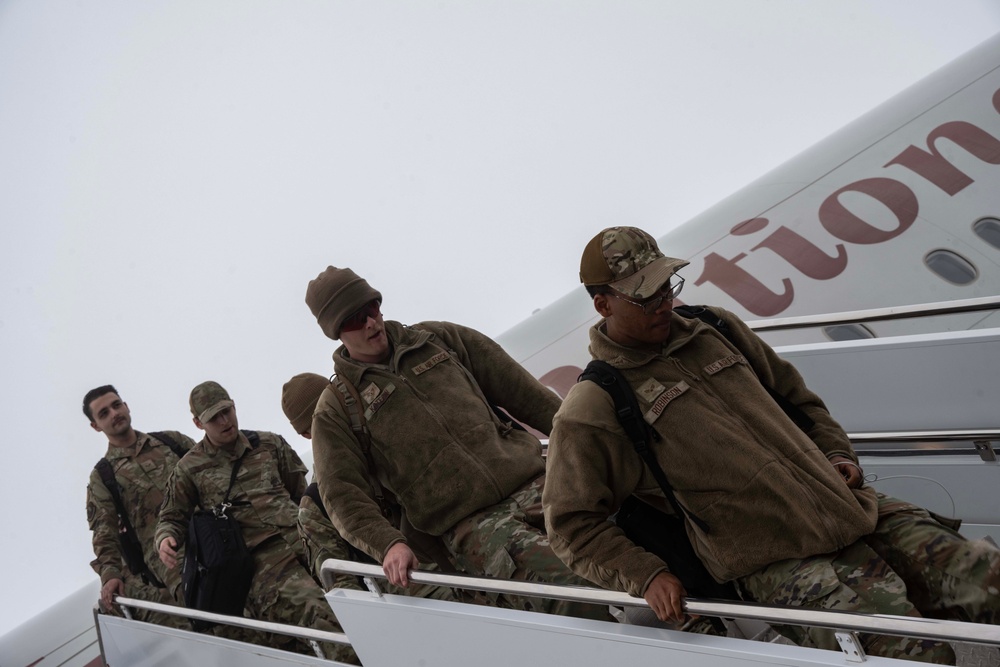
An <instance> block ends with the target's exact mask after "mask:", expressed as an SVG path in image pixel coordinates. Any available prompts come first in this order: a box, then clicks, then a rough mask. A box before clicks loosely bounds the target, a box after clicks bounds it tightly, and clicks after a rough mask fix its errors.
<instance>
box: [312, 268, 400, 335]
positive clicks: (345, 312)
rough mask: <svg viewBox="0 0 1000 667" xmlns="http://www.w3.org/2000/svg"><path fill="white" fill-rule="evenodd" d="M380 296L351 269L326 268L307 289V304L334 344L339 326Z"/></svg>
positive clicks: (379, 293)
mask: <svg viewBox="0 0 1000 667" xmlns="http://www.w3.org/2000/svg"><path fill="white" fill-rule="evenodd" d="M375 299H377V300H378V301H379V302H380V303H381V301H382V294H381V292H379V291H378V290H376V289H373V288H372V286H371V285H369V284H368V281H366V280H365V279H364V278H362V277H361V276H359V275H358V274H356V273H354V271H352V270H351V269H338V268H337V267H335V266H328V267H326V271H323V272H322V273H320V274H319V275H318V276H316V277H315V278H314V279H313V280H310V281H309V287H307V288H306V304H308V305H309V310H311V311H312V314H313V316H314V317H315V318H316V321H317V322H319V326H320V328H321V329H323V333H325V334H326V335H327V337H328V338H332V339H333V340H339V339H340V325H341V324H343V323H344V320H346V319H347V318H348V317H350V316H351V315H353V314H354V313H356V312H358V310H360V308H361V306H363V305H365V304H366V303H368V302H369V301H373V300H375Z"/></svg>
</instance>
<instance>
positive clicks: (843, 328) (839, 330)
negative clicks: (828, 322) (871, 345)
mask: <svg viewBox="0 0 1000 667" xmlns="http://www.w3.org/2000/svg"><path fill="white" fill-rule="evenodd" d="M823 333H825V334H826V335H827V337H828V338H829V339H830V340H836V341H843V340H864V339H865V338H875V334H874V333H873V332H872V330H871V329H869V328H868V327H866V326H865V325H863V324H834V325H832V326H828V327H823Z"/></svg>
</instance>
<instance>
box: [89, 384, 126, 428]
mask: <svg viewBox="0 0 1000 667" xmlns="http://www.w3.org/2000/svg"><path fill="white" fill-rule="evenodd" d="M105 394H115V395H117V396H118V397H119V398H121V394H119V393H118V390H117V389H115V387H114V385H110V384H102V385H101V386H100V387H96V388H94V389H91V390H90V391H88V392H87V393H86V394H85V395H84V397H83V414H85V415H86V416H87V419H89V420H90V421H94V413H93V412H91V411H90V404H91V403H93V402H94V400H95V399H98V398H100V397H101V396H104V395H105Z"/></svg>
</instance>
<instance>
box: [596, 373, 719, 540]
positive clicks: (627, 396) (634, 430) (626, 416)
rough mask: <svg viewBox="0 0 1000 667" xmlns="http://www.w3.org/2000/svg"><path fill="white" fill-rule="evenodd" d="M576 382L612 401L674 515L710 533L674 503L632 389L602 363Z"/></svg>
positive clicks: (652, 436) (651, 433) (654, 435)
mask: <svg viewBox="0 0 1000 667" xmlns="http://www.w3.org/2000/svg"><path fill="white" fill-rule="evenodd" d="M579 380H590V381H591V382H593V383H595V384H596V385H597V386H598V387H600V388H601V389H603V390H604V391H606V392H608V394H610V395H611V399H612V400H613V401H614V403H615V413H616V414H617V415H618V421H619V423H620V424H621V425H622V428H624V429H625V433H626V434H627V435H628V437H629V439H630V440H631V441H632V446H633V447H635V451H636V453H637V454H639V456H640V457H642V460H643V461H645V462H646V466H647V467H649V470H650V472H652V473H653V477H654V478H655V479H656V483H657V484H659V485H660V489H661V490H662V491H663V494H664V495H665V496H666V497H667V500H669V501H670V506H671V507H673V508H674V513H675V514H677V516H686V517H687V518H688V519H690V520H691V522H692V523H693V524H695V525H696V526H698V528H700V529H701V530H702V531H704V532H705V533H708V532H710V529H709V526H708V524H707V523H705V522H704V521H702V520H701V519H700V518H699V517H698V516H697V515H696V514H695V513H694V512H691V511H690V510H688V509H687V508H686V507H684V506H683V505H682V504H681V503H680V501H678V500H677V496H676V495H675V494H674V487H673V486H671V484H670V481H669V480H668V479H667V475H666V473H664V472H663V468H661V467H660V464H659V462H658V461H657V460H656V456H655V455H654V454H653V450H652V449H651V448H650V441H652V440H655V439H658V438H659V435H658V434H657V433H656V431H655V430H653V429H652V428H651V427H650V426H649V424H647V423H646V421H645V420H644V419H643V418H642V412H641V410H640V408H639V401H638V400H636V397H635V392H633V391H632V388H631V387H630V386H629V385H628V382H627V381H626V380H625V377H624V376H623V375H622V374H621V372H620V371H619V370H618V369H617V368H615V367H614V366H612V365H611V364H609V363H607V362H605V361H601V360H599V359H594V360H593V361H591V362H590V363H589V364H587V368H586V369H584V371H583V373H582V374H581V375H580V377H579ZM579 380H578V381H579Z"/></svg>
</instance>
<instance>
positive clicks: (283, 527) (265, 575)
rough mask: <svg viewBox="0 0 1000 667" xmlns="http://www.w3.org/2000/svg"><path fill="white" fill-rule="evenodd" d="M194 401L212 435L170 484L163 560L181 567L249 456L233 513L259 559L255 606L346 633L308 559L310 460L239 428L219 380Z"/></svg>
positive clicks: (334, 649)
mask: <svg viewBox="0 0 1000 667" xmlns="http://www.w3.org/2000/svg"><path fill="white" fill-rule="evenodd" d="M190 405H191V413H192V414H193V415H194V423H195V426H197V427H198V428H200V429H202V430H204V431H205V437H204V438H203V439H202V440H201V442H199V443H198V444H197V445H195V447H194V448H193V449H192V450H191V451H190V452H189V453H188V454H187V455H186V456H185V457H184V459H183V460H182V461H181V462H180V463H179V464H178V466H177V468H176V469H175V471H174V474H173V476H172V477H171V479H170V483H169V485H168V487H167V491H166V497H165V499H164V503H163V508H162V510H161V511H160V522H159V524H158V525H157V527H156V536H155V540H156V544H157V545H159V555H160V559H161V560H162V561H163V563H164V564H165V565H166V566H167V567H168V568H171V569H175V568H176V567H177V565H178V560H179V557H178V549H179V548H180V547H181V546H183V544H184V541H185V538H186V536H187V524H188V521H189V519H190V517H191V514H192V513H193V512H194V511H195V509H197V508H198V507H201V508H203V509H208V508H211V507H214V506H216V505H219V504H220V503H221V502H222V500H223V499H224V497H225V495H226V492H227V490H228V489H229V486H230V476H231V473H232V468H233V465H234V464H235V462H236V461H237V460H241V461H242V462H241V465H240V468H239V470H238V474H237V476H236V480H235V483H234V484H233V487H232V493H231V494H230V502H232V503H233V506H232V507H231V508H229V510H228V512H229V514H230V516H233V517H235V518H236V520H237V522H238V523H239V525H240V529H241V531H242V534H243V540H244V542H245V543H246V546H247V548H248V549H249V550H250V552H251V554H252V555H253V559H254V566H255V572H254V578H253V582H252V584H251V588H250V593H249V595H248V596H247V600H246V608H247V611H248V612H249V613H250V614H251V615H252V617H253V618H257V619H259V620H265V621H273V622H277V623H286V624H289V625H296V626H299V627H305V628H315V629H317V630H326V631H329V632H342V630H341V627H340V624H339V623H338V622H337V620H336V618H335V617H334V615H333V611H332V610H331V609H330V607H329V605H327V603H326V600H325V599H324V597H323V591H322V589H321V588H320V587H319V585H318V584H317V583H316V582H315V580H313V578H312V576H311V575H310V574H309V572H308V571H307V570H306V569H305V567H303V564H302V563H303V561H304V556H305V554H304V553H303V552H302V544H301V542H300V540H299V536H298V530H297V527H296V515H297V506H296V502H297V501H298V499H299V498H300V497H301V496H302V493H303V492H304V491H305V488H306V483H305V475H306V468H305V466H304V465H303V464H302V460H301V459H299V457H298V455H297V454H296V453H295V451H294V450H293V449H292V448H291V447H289V446H288V443H287V442H285V439H284V438H282V437H281V436H280V435H277V434H275V433H268V432H266V431H259V432H257V434H256V435H257V438H259V443H258V444H257V445H256V446H252V445H251V443H250V439H249V438H248V436H247V435H246V434H247V433H250V432H249V431H247V432H244V431H240V430H239V424H238V421H237V417H236V407H235V404H234V403H233V401H232V399H231V398H230V397H229V394H228V393H227V392H226V390H225V389H223V388H222V387H221V386H220V385H219V384H218V383H216V382H211V381H210V382H203V383H202V384H199V385H198V386H197V387H195V388H194V389H193V390H192V391H191V397H190ZM322 645H323V647H324V651H326V652H327V656H328V657H330V658H332V659H336V660H341V661H344V662H351V663H355V664H356V663H357V656H356V655H355V654H354V651H353V650H352V649H350V648H349V647H346V646H342V645H338V644H326V643H324V644H322ZM303 652H306V653H311V652H312V651H311V650H309V649H308V648H303Z"/></svg>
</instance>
